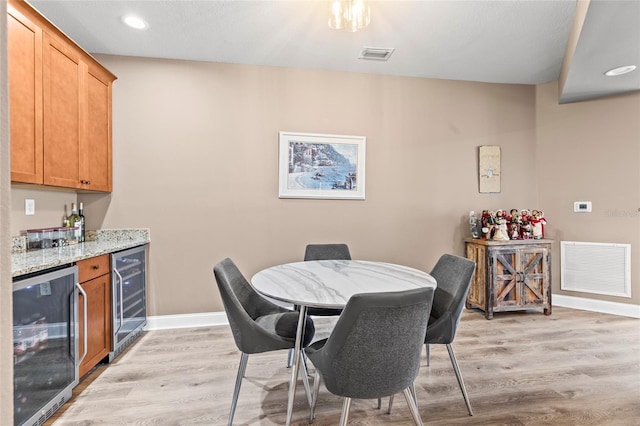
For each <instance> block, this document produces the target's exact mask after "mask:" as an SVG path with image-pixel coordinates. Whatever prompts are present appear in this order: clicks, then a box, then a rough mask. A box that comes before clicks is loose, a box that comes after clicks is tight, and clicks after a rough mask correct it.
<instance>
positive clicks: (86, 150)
mask: <svg viewBox="0 0 640 426" xmlns="http://www.w3.org/2000/svg"><path fill="white" fill-rule="evenodd" d="M112 81H113V79H112V78H111V77H110V75H109V74H108V73H106V72H104V71H103V70H102V69H99V68H98V67H97V66H91V65H89V67H88V73H87V137H86V139H85V141H84V142H85V143H83V144H82V145H81V150H82V155H81V158H82V176H81V178H82V179H81V181H80V183H81V187H82V188H84V189H90V190H93V191H111V83H112Z"/></svg>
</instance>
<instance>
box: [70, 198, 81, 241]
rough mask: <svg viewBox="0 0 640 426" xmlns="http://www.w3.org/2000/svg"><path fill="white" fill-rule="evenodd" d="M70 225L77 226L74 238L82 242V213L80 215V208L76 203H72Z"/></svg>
mask: <svg viewBox="0 0 640 426" xmlns="http://www.w3.org/2000/svg"><path fill="white" fill-rule="evenodd" d="M69 225H71V226H73V227H75V228H76V229H75V231H74V233H73V237H74V238H73V239H74V240H75V242H77V243H79V242H80V215H78V209H77V208H76V203H71V214H70V215H69Z"/></svg>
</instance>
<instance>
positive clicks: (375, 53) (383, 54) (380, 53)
mask: <svg viewBox="0 0 640 426" xmlns="http://www.w3.org/2000/svg"><path fill="white" fill-rule="evenodd" d="M394 50H395V48H393V47H365V48H364V49H362V52H361V53H360V56H358V59H366V60H370V61H387V60H389V57H391V54H392V53H393V51H394Z"/></svg>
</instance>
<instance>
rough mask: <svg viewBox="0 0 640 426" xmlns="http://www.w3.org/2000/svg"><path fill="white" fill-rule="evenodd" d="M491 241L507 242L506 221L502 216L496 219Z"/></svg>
mask: <svg viewBox="0 0 640 426" xmlns="http://www.w3.org/2000/svg"><path fill="white" fill-rule="evenodd" d="M493 239H494V240H496V241H508V240H509V233H508V229H507V219H506V218H505V217H504V216H502V215H500V216H497V217H496V232H495V233H494V234H493Z"/></svg>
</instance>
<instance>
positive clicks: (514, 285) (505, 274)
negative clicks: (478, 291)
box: [490, 249, 521, 308]
mask: <svg viewBox="0 0 640 426" xmlns="http://www.w3.org/2000/svg"><path fill="white" fill-rule="evenodd" d="M490 252H491V266H490V267H491V281H492V283H493V289H492V294H491V296H490V297H491V298H492V301H493V306H494V308H498V307H503V306H517V305H518V304H519V303H520V299H521V298H520V296H519V286H518V283H519V281H518V277H519V274H518V273H517V268H518V259H517V254H516V253H517V250H516V249H491V250H490Z"/></svg>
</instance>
